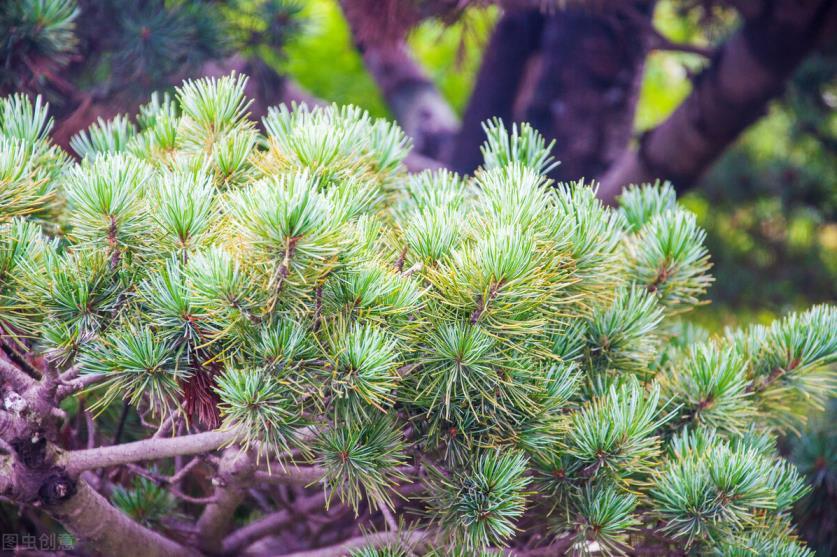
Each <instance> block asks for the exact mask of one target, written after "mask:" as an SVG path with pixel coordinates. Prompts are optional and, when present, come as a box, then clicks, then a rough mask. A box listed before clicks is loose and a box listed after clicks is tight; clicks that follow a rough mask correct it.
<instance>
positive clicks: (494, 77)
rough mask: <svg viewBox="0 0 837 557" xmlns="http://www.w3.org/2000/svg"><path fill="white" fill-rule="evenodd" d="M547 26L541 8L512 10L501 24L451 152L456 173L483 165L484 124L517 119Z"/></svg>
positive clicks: (487, 48) (487, 50) (498, 26)
mask: <svg viewBox="0 0 837 557" xmlns="http://www.w3.org/2000/svg"><path fill="white" fill-rule="evenodd" d="M543 23H544V15H543V13H542V12H541V11H540V10H538V9H525V10H509V11H507V12H505V13H504V14H503V16H502V17H501V18H500V20H499V21H498V22H497V25H496V27H495V28H494V31H493V32H492V34H491V39H490V40H489V42H488V45H487V46H486V48H485V51H484V54H483V57H482V63H481V64H480V69H479V73H478V74H477V78H476V81H475V83H474V88H473V92H472V93H471V99H470V101H469V102H468V107H467V108H466V110H465V114H464V116H463V117H462V127H461V128H460V129H459V132H458V134H457V135H456V140H455V143H454V147H453V149H452V150H451V154H450V157H449V161H448V162H449V163H450V165H451V167H452V168H453V170H456V171H457V172H461V173H465V174H470V173H472V172H473V171H474V170H475V169H476V168H477V167H478V166H479V165H480V163H482V155H481V153H480V145H481V144H482V142H483V140H484V139H485V134H484V132H483V129H482V123H483V122H484V121H486V120H488V119H490V118H493V117H497V118H501V119H502V120H503V121H504V122H506V123H511V122H512V121H513V120H514V115H513V113H512V107H513V106H514V102H515V98H516V97H517V95H518V92H519V89H520V83H521V80H522V79H523V76H524V73H525V72H526V68H527V66H528V64H529V62H530V59H531V56H532V54H533V53H534V52H535V51H537V49H538V47H539V46H540V43H541V32H542V30H543Z"/></svg>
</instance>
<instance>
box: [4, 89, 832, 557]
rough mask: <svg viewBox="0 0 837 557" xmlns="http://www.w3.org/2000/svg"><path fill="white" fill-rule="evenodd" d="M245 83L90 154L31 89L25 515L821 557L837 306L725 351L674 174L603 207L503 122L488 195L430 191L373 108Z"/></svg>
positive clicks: (113, 138)
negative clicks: (809, 500)
mask: <svg viewBox="0 0 837 557" xmlns="http://www.w3.org/2000/svg"><path fill="white" fill-rule="evenodd" d="M245 81H246V79H245V78H244V77H242V76H237V75H232V76H228V77H224V78H221V79H202V80H197V81H187V82H185V83H184V84H183V85H182V86H181V87H180V88H178V89H177V91H176V94H175V95H174V96H168V95H155V96H154V97H152V99H151V102H150V103H148V104H146V105H144V106H143V107H142V108H141V109H140V111H139V114H138V116H137V117H136V120H135V121H131V120H128V119H127V118H119V119H116V120H112V121H109V122H103V123H101V124H98V125H96V126H94V127H93V128H91V129H89V130H88V131H86V132H84V133H82V134H80V135H79V136H77V137H76V138H74V140H73V142H72V145H73V148H74V149H75V150H76V151H77V152H78V153H79V154H80V155H81V156H82V160H81V161H79V162H76V161H73V160H71V159H70V158H69V157H68V156H67V155H66V154H65V153H63V152H62V151H61V150H60V149H58V148H57V147H55V146H53V145H51V143H50V140H49V135H48V134H49V131H50V125H51V122H50V120H49V119H48V118H47V111H46V106H45V105H44V103H43V102H41V101H40V100H39V99H35V100H32V99H29V98H26V97H24V96H21V95H16V96H11V97H7V98H5V99H4V100H3V101H2V105H0V201H1V202H0V222H2V225H0V327H2V332H3V336H2V340H3V354H2V356H1V357H0V378H2V388H3V409H2V411H0V434H2V445H0V447H2V451H3V454H2V456H0V469H2V474H0V493H2V494H3V496H4V497H5V498H6V499H8V500H11V501H13V502H14V503H15V504H17V505H19V506H21V507H22V508H26V509H31V508H32V507H39V508H40V509H42V511H43V512H45V513H47V514H49V515H50V516H52V517H53V518H54V519H55V520H56V521H57V522H59V523H60V524H61V525H62V527H63V528H65V529H66V530H67V531H68V532H69V533H70V534H72V536H73V537H74V538H75V540H76V541H77V544H78V550H79V551H81V552H83V553H101V554H106V555H110V554H119V555H197V554H227V555H235V554H242V553H245V552H246V553H247V554H270V555H281V554H294V555H297V556H300V555H303V556H304V555H309V556H310V555H318V556H328V555H344V554H348V553H350V552H351V553H352V554H355V555H364V556H373V555H374V556H384V555H387V556H391V555H439V556H441V555H489V554H495V553H497V552H502V551H508V552H510V553H511V554H514V555H521V556H522V555H560V554H564V553H568V554H585V553H592V552H596V551H598V552H603V553H606V554H617V555H618V554H637V555H639V554H650V553H652V552H655V554H660V553H662V554H672V555H678V554H687V553H688V554H700V555H753V554H757V555H785V556H803V555H811V552H810V551H809V550H808V549H806V548H805V547H804V546H803V545H802V544H801V543H800V542H799V541H798V540H797V539H796V537H795V535H794V529H793V524H792V519H791V514H790V511H791V508H792V506H793V505H794V503H795V502H796V501H797V500H798V499H800V498H801V497H802V496H804V495H805V493H806V491H807V487H806V484H805V483H804V481H803V478H802V476H801V475H800V474H799V473H798V472H797V470H796V469H795V468H794V466H792V465H791V464H789V463H788V462H787V461H785V460H784V459H782V458H781V457H779V455H778V453H777V450H776V436H777V435H778V434H782V433H785V432H788V431H793V430H795V429H797V428H798V427H799V426H800V425H801V424H802V423H803V420H804V417H805V416H806V415H807V414H808V412H809V409H810V407H811V406H818V405H822V404H823V402H824V401H825V399H826V398H827V396H828V395H829V394H830V393H831V392H832V389H833V387H834V379H835V375H834V372H835V370H834V362H835V354H837V312H835V308H834V307H832V306H818V307H814V308H812V309H810V310H808V311H806V312H804V313H801V314H793V315H789V316H787V317H785V318H784V319H782V320H780V321H777V322H776V323H774V324H773V325H771V326H769V327H764V326H755V327H751V328H748V329H744V330H735V331H729V332H728V333H726V334H725V335H723V336H720V337H710V336H709V335H707V334H706V333H705V332H702V331H700V330H698V329H696V328H694V327H692V326H689V325H687V324H684V322H682V321H681V320H680V316H681V315H682V314H683V313H685V312H687V311H689V310H690V309H691V308H692V307H694V306H695V305H696V304H699V303H702V302H701V301H702V297H703V295H704V294H705V292H706V289H707V287H708V285H709V284H710V282H711V277H710V275H709V270H710V262H709V255H708V254H707V252H706V250H705V248H704V247H703V240H704V234H703V232H702V230H700V229H699V228H698V227H697V225H696V224H695V219H694V218H693V216H692V215H691V214H689V213H688V212H686V211H685V210H683V209H682V208H680V207H679V206H678V205H677V203H676V200H675V196H674V192H673V189H672V188H671V187H670V186H669V185H668V184H667V183H655V184H652V185H643V186H637V187H631V188H629V189H627V190H626V191H625V192H624V194H623V195H622V197H621V199H620V204H619V206H618V207H616V208H611V207H608V206H604V205H603V204H602V203H601V202H600V201H599V200H598V199H597V198H596V190H595V185H594V184H586V183H583V182H577V183H559V184H553V183H551V182H550V181H549V180H548V179H547V178H545V177H544V174H545V173H546V172H547V171H548V170H549V169H550V167H551V166H552V165H554V164H555V162H554V161H553V159H552V156H551V155H550V148H551V145H547V144H546V142H545V141H544V140H543V138H542V137H541V136H539V135H538V133H537V132H535V131H534V130H533V129H532V128H531V127H529V126H528V125H525V124H524V125H522V126H519V127H517V126H514V127H512V128H511V129H508V128H506V127H505V126H504V125H503V124H502V123H501V122H499V121H492V122H488V123H486V125H485V130H486V133H487V141H486V142H485V144H484V146H483V155H484V163H483V165H482V167H481V168H480V169H479V170H478V171H477V172H476V173H475V174H474V176H472V177H463V176H459V175H457V174H454V173H451V172H448V171H426V172H422V173H419V174H412V175H411V174H407V173H406V172H405V171H404V169H403V166H402V161H403V159H404V157H405V156H406V155H407V153H408V151H409V148H410V142H409V140H408V139H407V138H406V137H405V135H404V134H403V133H402V132H401V130H400V129H399V128H398V127H397V126H395V125H393V124H391V123H389V122H386V121H383V120H376V119H372V118H370V117H369V116H368V115H367V114H365V113H364V112H362V111H361V110H358V109H356V108H353V107H336V106H332V107H327V108H314V109H309V108H307V107H305V106H293V107H287V106H280V107H278V108H274V109H271V110H270V112H269V114H268V115H267V116H266V117H265V118H264V121H263V127H264V130H265V132H264V133H262V132H260V131H259V129H258V128H257V127H256V125H255V123H254V122H252V121H251V120H250V119H249V118H248V101H247V99H246V98H245V96H244V94H243V90H244V86H245ZM114 410H116V411H115V412H114ZM97 423H98V424H99V427H97V426H96V424H97ZM108 498H110V500H111V502H112V503H111V502H109V501H108ZM113 505H117V506H118V507H119V508H115V507H114V506H113ZM27 512H30V511H27Z"/></svg>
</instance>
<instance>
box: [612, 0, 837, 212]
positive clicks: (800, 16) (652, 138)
mask: <svg viewBox="0 0 837 557" xmlns="http://www.w3.org/2000/svg"><path fill="white" fill-rule="evenodd" d="M765 5H766V6H767V8H766V9H765V10H763V11H762V12H761V13H759V14H758V16H757V17H755V18H753V19H749V20H747V21H745V22H744V24H743V25H742V27H741V28H740V29H739V30H738V31H737V32H736V33H735V34H733V35H732V36H731V37H730V38H729V39H728V40H727V41H726V42H725V43H723V44H722V45H721V46H720V47H719V48H718V49H717V52H716V53H715V55H714V57H713V62H712V63H711V64H710V65H709V67H708V68H707V69H706V70H704V71H703V72H702V73H701V74H700V75H698V77H697V78H696V79H695V84H694V89H693V91H692V93H691V94H690V95H689V96H688V97H687V98H686V100H685V101H684V102H683V103H682V104H681V105H680V106H679V107H678V108H677V110H675V111H674V113H673V114H672V115H671V116H669V118H668V119H666V120H665V121H664V122H663V123H662V124H660V125H659V126H657V127H656V128H655V129H653V130H651V131H650V132H647V133H646V134H644V136H643V137H642V139H641V141H640V145H639V148H638V149H636V150H635V149H633V148H626V149H625V151H624V152H623V153H622V154H621V155H620V157H619V159H618V160H617V161H616V162H615V163H614V165H613V166H612V167H611V168H610V169H609V170H608V171H607V173H606V174H605V175H604V177H603V178H602V184H601V187H600V188H599V196H600V197H602V198H603V199H604V200H605V201H608V202H613V200H614V199H615V197H616V196H617V195H618V194H619V192H620V191H621V189H622V187H624V186H626V185H628V184H632V183H640V182H646V181H651V180H654V179H655V178H667V179H670V180H672V181H673V182H674V184H675V185H677V187H679V188H686V187H688V186H690V185H692V184H693V183H694V182H695V180H697V178H699V177H700V175H701V174H702V173H703V172H704V171H705V170H706V169H707V168H708V167H709V166H710V165H711V164H712V162H713V161H714V160H715V159H716V158H717V157H718V156H719V155H720V154H721V153H722V152H723V151H724V149H726V147H727V146H729V145H730V144H731V143H732V142H733V141H734V140H735V139H736V138H737V137H738V135H739V134H740V133H741V132H742V131H743V130H744V129H746V128H747V127H748V126H750V125H751V124H752V123H753V122H755V121H756V120H758V119H759V118H760V117H761V116H762V115H763V114H764V112H765V110H766V109H767V104H768V102H769V101H770V100H771V99H773V98H775V97H777V96H778V95H779V94H780V93H781V92H782V89H783V87H784V85H785V83H786V81H787V80H788V78H789V77H790V76H791V74H792V73H793V71H794V70H795V69H796V68H797V67H798V66H799V64H800V63H801V62H802V60H803V59H804V58H805V56H807V55H808V54H809V53H810V52H811V51H813V50H814V48H816V46H817V45H818V44H819V42H820V41H821V40H822V38H823V37H824V36H825V35H826V34H827V33H828V32H829V30H832V29H834V28H835V26H837V3H835V2H834V0H819V1H816V2H814V1H809V2H800V1H799V0H777V1H776V2H771V3H768V4H765Z"/></svg>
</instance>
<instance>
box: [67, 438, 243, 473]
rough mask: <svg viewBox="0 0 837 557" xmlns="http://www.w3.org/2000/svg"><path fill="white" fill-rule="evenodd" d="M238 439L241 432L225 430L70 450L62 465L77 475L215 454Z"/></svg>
mask: <svg viewBox="0 0 837 557" xmlns="http://www.w3.org/2000/svg"><path fill="white" fill-rule="evenodd" d="M236 436H237V430H235V429H225V430H215V431H207V432H205V433H195V434H192V435H185V436H182V437H164V438H158V439H145V440H143V441H135V442H133V443H125V444H124V445H117V446H111V447H99V448H96V449H87V450H81V451H70V452H68V453H65V454H64V455H63V456H62V458H61V463H62V464H63V465H64V468H65V469H66V470H67V473H69V474H71V475H75V474H79V473H81V472H83V471H84V470H92V469H94V468H107V467H109V466H118V465H121V464H129V463H133V462H142V461H146V460H159V459H162V458H170V457H173V456H186V455H195V454H201V453H206V452H210V451H215V450H217V449H219V448H221V447H223V446H225V445H229V444H230V443H232V442H234V441H235V439H236Z"/></svg>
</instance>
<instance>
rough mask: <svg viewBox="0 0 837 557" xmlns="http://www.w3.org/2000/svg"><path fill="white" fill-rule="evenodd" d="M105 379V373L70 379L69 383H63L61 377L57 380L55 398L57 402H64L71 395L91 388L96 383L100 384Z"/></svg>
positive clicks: (62, 377)
mask: <svg viewBox="0 0 837 557" xmlns="http://www.w3.org/2000/svg"><path fill="white" fill-rule="evenodd" d="M105 379H107V374H105V373H91V374H88V375H82V376H81V377H79V378H77V379H72V380H70V381H65V380H64V376H63V375H62V376H61V377H60V378H59V379H58V382H59V385H58V390H57V391H56V397H57V398H58V400H59V401H61V400H64V399H65V398H67V397H68V396H70V395H73V394H75V393H77V392H79V391H83V390H84V389H86V388H87V387H90V386H93V385H95V384H96V383H100V382H102V381H104V380H105Z"/></svg>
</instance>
